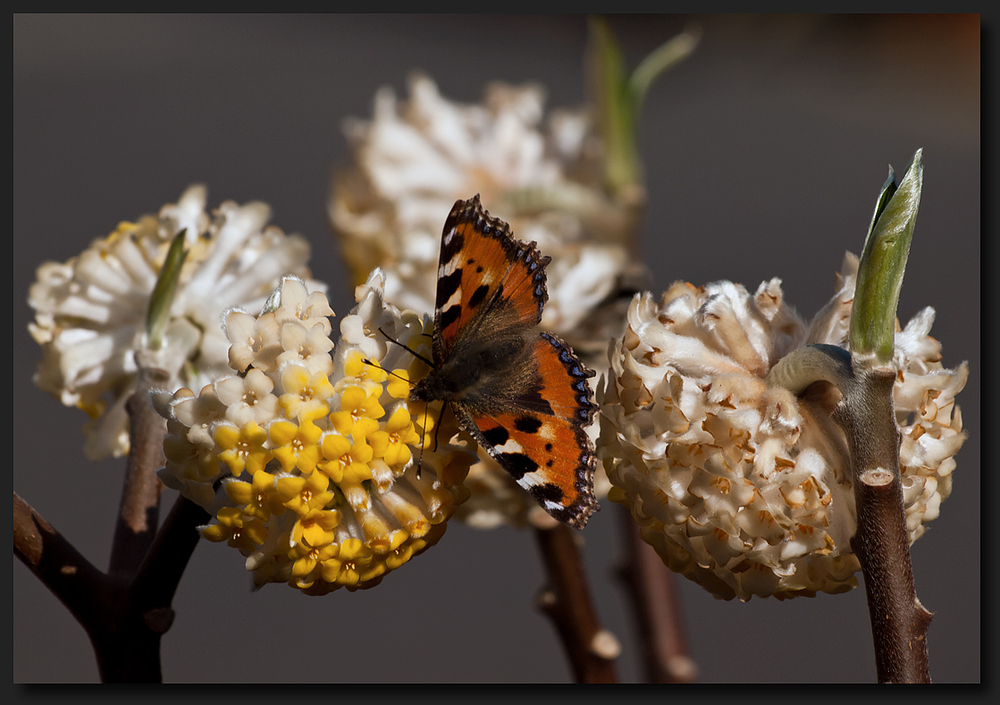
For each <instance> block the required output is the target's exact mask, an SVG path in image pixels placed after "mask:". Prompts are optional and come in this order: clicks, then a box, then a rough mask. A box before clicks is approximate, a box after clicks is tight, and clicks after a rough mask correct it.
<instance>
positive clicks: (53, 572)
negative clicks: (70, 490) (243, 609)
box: [14, 368, 209, 683]
mask: <svg viewBox="0 0 1000 705" xmlns="http://www.w3.org/2000/svg"><path fill="white" fill-rule="evenodd" d="M163 384H164V377H163V376H162V373H158V372H157V371H152V370H147V369H145V368H143V369H142V371H141V372H140V374H139V377H138V379H137V382H136V389H135V392H134V394H133V396H132V398H131V399H129V401H128V402H127V404H126V408H127V409H128V412H129V421H130V426H131V443H132V445H131V450H130V455H129V460H128V466H127V470H126V475H125V481H124V484H123V487H122V498H121V503H120V505H119V514H118V522H117V525H116V528H115V536H114V542H113V545H112V556H111V562H110V569H109V572H108V573H107V574H104V573H102V572H101V571H99V570H98V569H97V568H95V567H94V566H93V565H91V564H90V563H89V562H88V561H87V560H86V559H85V558H84V557H83V556H81V555H80V554H79V552H77V550H76V549H75V548H74V547H73V546H72V544H70V543H69V542H68V541H66V540H65V539H64V538H63V537H62V536H61V535H60V534H59V532H57V531H56V530H55V529H54V528H53V527H52V526H51V525H50V524H49V523H48V522H47V521H45V519H43V518H42V517H41V516H40V515H39V514H38V513H37V512H35V511H34V510H33V509H32V508H31V507H30V506H29V505H28V504H27V503H26V502H25V501H24V500H22V499H21V498H20V497H18V496H17V494H14V553H15V555H17V556H18V557H19V558H20V559H21V560H22V561H23V562H24V563H25V564H26V565H27V566H28V567H29V568H30V569H31V570H32V571H33V572H34V573H35V575H37V576H38V577H39V579H40V580H41V581H42V583H43V584H44V585H45V586H46V587H48V588H49V589H50V590H51V591H52V592H53V593H54V594H55V595H56V597H57V598H59V600H61V601H62V602H63V604H65V605H66V607H67V608H68V609H69V610H70V612H71V613H72V614H73V616H74V617H75V618H76V619H77V621H79V622H80V624H81V625H82V626H83V628H84V629H85V630H86V632H87V635H88V636H89V637H90V641H91V644H92V645H93V647H94V653H95V656H96V657H97V665H98V669H99V671H100V674H101V680H102V681H104V682H106V683H108V682H110V683H152V682H157V683H158V682H160V681H161V679H162V673H161V670H160V641H161V637H162V636H163V634H164V633H165V632H166V631H167V630H168V629H169V628H170V626H171V624H172V623H173V617H174V612H173V609H172V607H171V606H170V603H171V601H172V600H173V596H174V593H175V592H176V589H177V585H178V583H179V582H180V578H181V575H182V574H183V572H184V569H185V567H186V566H187V563H188V560H189V559H190V557H191V554H192V552H193V551H194V548H195V546H196V545H197V543H198V539H199V538H200V536H199V534H198V532H197V530H196V527H197V525H198V524H204V523H205V522H207V521H208V518H209V517H208V514H207V513H206V512H205V511H204V510H203V509H202V508H201V507H199V506H198V505H196V504H194V503H192V502H190V501H188V500H186V499H184V498H182V497H181V498H178V500H177V502H176V503H175V504H174V508H173V510H172V511H171V513H170V515H169V516H168V517H167V519H166V521H165V522H164V523H163V526H162V527H160V529H159V531H157V530H156V523H157V516H158V510H159V500H160V490H161V485H160V482H159V480H158V479H157V477H156V474H155V471H156V469H157V467H159V466H160V465H162V462H163V460H162V458H163V456H162V452H163V451H162V447H163V437H164V433H165V430H166V426H165V423H164V422H163V420H162V419H161V418H159V417H158V416H157V415H156V412H155V410H154V409H153V408H152V406H151V404H150V401H149V391H150V389H152V388H154V387H156V386H162V385H163Z"/></svg>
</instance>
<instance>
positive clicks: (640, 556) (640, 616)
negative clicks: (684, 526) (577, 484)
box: [617, 507, 697, 683]
mask: <svg viewBox="0 0 1000 705" xmlns="http://www.w3.org/2000/svg"><path fill="white" fill-rule="evenodd" d="M617 509H618V514H619V515H620V516H621V518H622V530H623V531H624V533H625V536H626V541H625V543H626V546H627V547H628V548H627V553H626V557H625V561H624V562H623V564H622V566H621V568H620V569H619V572H618V575H619V578H620V579H621V580H622V582H623V583H624V584H625V586H626V587H627V588H628V591H629V595H630V597H631V598H632V599H631V602H632V609H633V614H634V615H635V622H636V625H637V627H638V629H639V634H640V637H641V639H642V646H643V655H644V663H645V669H646V678H647V680H648V681H649V682H650V683H692V682H694V680H695V676H696V675H697V668H696V667H695V664H694V661H692V660H691V657H690V656H689V655H688V648H687V637H686V635H685V633H684V623H683V619H682V617H681V608H680V602H679V599H678V592H677V585H676V580H675V578H674V574H673V573H672V572H671V571H670V569H669V568H667V566H665V565H664V564H663V561H662V560H661V559H660V557H659V556H658V555H657V553H656V551H654V550H653V548H652V547H651V546H650V545H649V544H647V543H646V542H645V541H643V540H642V537H641V536H640V534H639V526H638V525H637V524H636V523H635V522H634V521H632V515H631V513H630V512H629V511H628V509H626V508H625V507H618V508H617Z"/></svg>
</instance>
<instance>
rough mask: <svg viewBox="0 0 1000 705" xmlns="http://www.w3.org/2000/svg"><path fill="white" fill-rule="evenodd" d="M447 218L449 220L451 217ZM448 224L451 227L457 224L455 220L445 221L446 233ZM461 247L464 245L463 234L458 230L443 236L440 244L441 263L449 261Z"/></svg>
mask: <svg viewBox="0 0 1000 705" xmlns="http://www.w3.org/2000/svg"><path fill="white" fill-rule="evenodd" d="M448 220H449V221H451V220H452V218H448ZM449 225H450V226H451V227H452V228H453V227H455V225H457V221H456V223H451V222H448V223H445V232H446V233H447V232H448V230H449V229H450V228H449ZM463 247H465V236H464V235H462V234H460V233H458V232H452V234H451V237H447V238H445V240H444V242H443V243H442V244H441V264H445V263H446V262H451V261H452V259H454V257H455V255H457V254H458V253H459V252H461V251H462V248H463Z"/></svg>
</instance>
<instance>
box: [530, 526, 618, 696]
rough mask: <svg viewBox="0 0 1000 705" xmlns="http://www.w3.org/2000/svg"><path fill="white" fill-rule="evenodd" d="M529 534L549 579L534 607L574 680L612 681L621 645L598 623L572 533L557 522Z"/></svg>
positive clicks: (581, 560) (589, 681) (586, 681)
mask: <svg viewBox="0 0 1000 705" xmlns="http://www.w3.org/2000/svg"><path fill="white" fill-rule="evenodd" d="M534 531H535V538H536V539H537V541H538V547H539V549H540V550H541V553H542V560H543V562H544V564H545V569H546V571H547V573H548V579H549V585H548V586H546V587H545V588H543V590H542V591H541V593H540V594H539V598H538V604H539V607H540V608H541V609H542V611H543V612H545V613H546V614H547V615H548V616H549V617H550V618H551V619H552V622H553V624H555V627H556V631H557V632H558V633H559V637H560V638H561V639H562V642H563V648H564V649H565V650H566V655H567V656H568V657H569V660H570V663H571V664H572V667H573V674H574V676H575V678H576V681H577V682H578V683H617V682H618V671H617V669H616V667H615V659H617V658H618V654H619V652H620V651H621V647H620V645H619V643H618V640H617V639H616V638H615V637H614V635H613V634H611V632H609V631H607V630H605V629H602V628H601V625H600V622H599V621H598V618H597V611H596V610H595V608H594V605H593V602H592V601H591V597H590V591H589V589H588V587H587V585H588V583H587V575H586V572H585V571H584V567H583V559H582V557H581V555H580V549H579V546H578V545H577V543H576V541H577V537H576V536H575V535H574V533H573V529H570V528H569V527H568V526H565V525H563V524H556V525H555V526H553V527H552V528H538V527H536V528H535V529H534Z"/></svg>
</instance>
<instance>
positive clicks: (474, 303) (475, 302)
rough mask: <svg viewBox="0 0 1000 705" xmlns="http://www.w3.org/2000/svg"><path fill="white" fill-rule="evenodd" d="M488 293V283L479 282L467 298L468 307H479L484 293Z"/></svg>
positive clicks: (484, 296) (484, 295)
mask: <svg viewBox="0 0 1000 705" xmlns="http://www.w3.org/2000/svg"><path fill="white" fill-rule="evenodd" d="M489 293H490V287H489V285H488V284H481V285H480V286H479V287H478V288H477V289H476V290H475V291H474V292H472V296H471V297H470V298H469V308H472V309H475V308H479V304H481V303H482V302H483V300H484V299H485V298H486V295H487V294H489Z"/></svg>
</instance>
